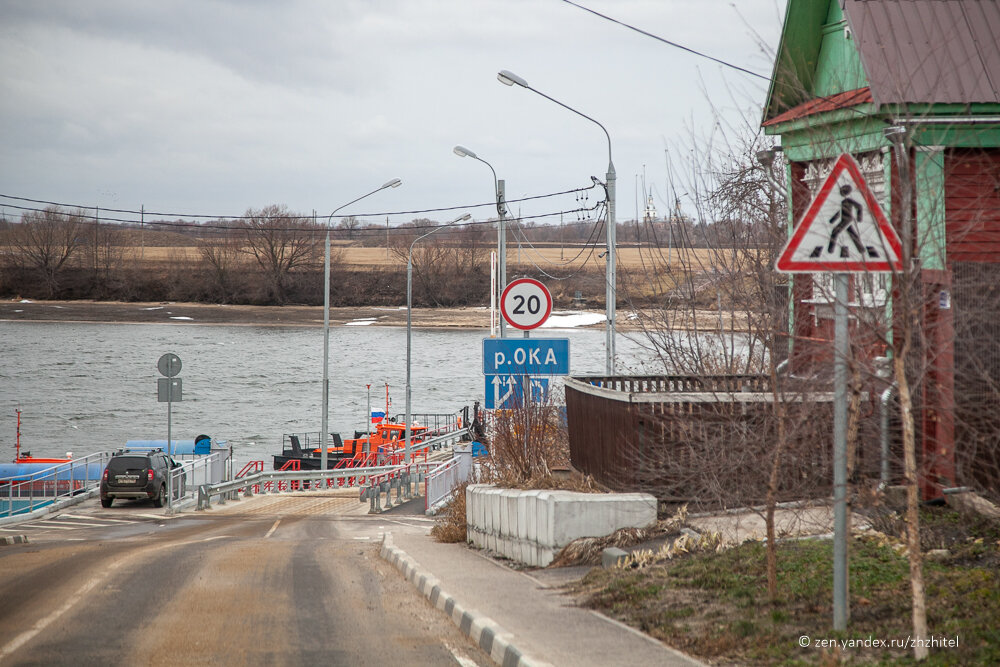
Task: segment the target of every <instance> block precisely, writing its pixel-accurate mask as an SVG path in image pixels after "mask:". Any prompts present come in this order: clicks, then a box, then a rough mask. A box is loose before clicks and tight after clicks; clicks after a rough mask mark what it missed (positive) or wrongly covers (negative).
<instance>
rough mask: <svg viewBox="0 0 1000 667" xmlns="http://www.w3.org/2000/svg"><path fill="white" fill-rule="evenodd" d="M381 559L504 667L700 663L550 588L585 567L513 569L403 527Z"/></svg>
mask: <svg viewBox="0 0 1000 667" xmlns="http://www.w3.org/2000/svg"><path fill="white" fill-rule="evenodd" d="M381 555H382V557H383V558H384V559H386V560H387V561H389V562H390V563H392V564H393V565H395V566H396V567H397V568H398V569H399V570H400V571H401V572H402V573H403V574H404V576H405V577H406V578H407V579H408V580H409V581H410V582H412V583H413V584H414V585H415V586H416V587H417V589H418V590H419V591H420V592H421V593H423V594H424V595H425V596H426V597H427V598H428V599H429V600H430V601H431V604H433V605H434V606H436V607H437V608H438V609H440V610H442V612H444V613H446V614H448V615H449V616H450V617H451V619H452V621H454V623H455V625H457V626H458V627H459V628H460V629H461V631H462V632H463V633H465V635H466V636H468V637H469V638H470V639H471V640H472V641H473V642H474V643H476V644H477V645H478V646H479V647H480V648H482V649H483V650H484V651H485V652H486V653H489V654H490V656H491V657H492V658H493V660H494V662H496V663H497V664H500V665H504V666H505V667H507V666H511V667H513V666H528V665H602V666H603V665H618V664H629V665H702V664H703V663H701V662H699V661H697V660H695V659H694V658H691V657H688V656H686V655H684V654H682V653H680V652H679V651H676V650H674V649H671V648H669V647H667V646H665V645H664V644H662V643H660V642H658V641H656V640H654V639H652V638H650V637H647V636H646V635H643V634H642V633H640V632H638V631H636V630H633V629H632V628H629V627H627V626H625V625H623V624H621V623H618V622H617V621H613V620H611V619H609V618H607V617H605V616H603V615H601V614H598V613H597V612H594V611H590V610H587V609H582V608H579V607H576V606H574V601H573V599H572V598H570V597H568V596H566V595H564V594H562V593H560V592H559V591H558V590H554V587H557V586H559V585H560V584H562V583H565V582H566V581H569V580H571V579H575V578H579V577H580V576H582V574H583V573H584V572H585V571H586V568H572V569H569V570H566V569H562V568H558V569H547V570H533V571H531V572H530V573H526V572H519V571H516V570H512V569H510V568H508V567H505V566H504V565H502V564H500V563H497V562H495V561H493V560H491V559H489V558H487V557H486V556H483V555H480V554H479V553H478V552H477V551H475V550H473V549H470V548H468V547H466V546H465V545H464V544H442V543H440V542H436V541H435V540H434V538H432V537H431V536H430V535H429V534H428V532H427V529H426V528H423V527H419V528H418V527H409V526H404V525H401V524H397V525H396V526H394V527H393V531H392V532H391V533H386V534H385V537H384V538H383V544H382V549H381Z"/></svg>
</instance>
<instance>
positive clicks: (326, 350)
mask: <svg viewBox="0 0 1000 667" xmlns="http://www.w3.org/2000/svg"><path fill="white" fill-rule="evenodd" d="M402 183H403V182H402V181H401V180H399V179H398V178H394V179H392V180H391V181H388V182H386V183H384V184H382V186H381V187H378V188H375V189H374V190H372V191H371V192H369V193H367V194H364V195H361V196H360V197H358V198H357V199H354V200H352V201H349V202H347V203H346V204H344V205H343V206H339V207H337V208H335V209H333V213H331V214H330V217H329V218H327V220H326V247H325V251H326V252H325V253H324V255H325V257H324V259H323V412H322V415H323V418H322V430H321V431H320V434H319V441H320V442H319V446H320V455H319V458H320V467H321V468H322V469H323V470H326V464H327V451H326V438H327V434H328V432H329V430H330V428H329V409H330V407H329V403H330V368H329V361H330V225H332V224H333V216H334V215H336V213H337V211H339V210H340V209H342V208H346V207H348V206H350V205H351V204H354V203H356V202H359V201H361V200H362V199H364V198H365V197H370V196H371V195H373V194H375V193H376V192H380V191H382V190H385V189H386V188H397V187H399V186H400V185H402ZM386 225H388V219H386ZM386 238H387V239H388V231H387V232H386Z"/></svg>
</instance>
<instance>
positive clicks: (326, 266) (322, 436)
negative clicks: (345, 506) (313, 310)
mask: <svg viewBox="0 0 1000 667" xmlns="http://www.w3.org/2000/svg"><path fill="white" fill-rule="evenodd" d="M323 255H324V257H323V406H322V412H321V414H322V419H321V420H320V431H319V467H320V470H326V464H327V457H328V454H327V452H326V437H327V435H326V434H327V432H328V431H329V430H330V225H329V224H328V225H327V227H326V245H325V246H324V252H323Z"/></svg>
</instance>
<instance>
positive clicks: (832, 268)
mask: <svg viewBox="0 0 1000 667" xmlns="http://www.w3.org/2000/svg"><path fill="white" fill-rule="evenodd" d="M900 257H902V244H901V243H900V241H899V236H898V235H897V234H896V230H894V229H893V228H892V226H891V225H890V224H889V221H888V220H887V219H886V217H885V213H883V212H882V207H881V206H879V204H878V201H877V200H876V199H875V195H874V194H872V191H871V189H870V188H869V187H868V183H867V182H866V181H865V179H864V176H862V175H861V169H860V168H859V167H858V163H857V162H855V160H854V158H853V157H851V156H850V155H848V154H847V153H844V154H843V155H841V156H840V157H839V158H838V159H837V162H836V163H835V164H834V165H833V171H831V172H830V175H829V176H827V178H826V180H825V181H824V182H823V185H822V187H821V188H820V189H819V192H818V193H817V194H816V198H815V199H813V200H812V203H810V204H809V208H808V209H806V213H805V215H803V216H802V220H801V221H800V222H799V224H798V225H796V227H795V229H794V230H793V231H792V236H791V238H789V239H788V243H786V244H785V248H784V250H782V251H781V254H780V255H778V261H777V262H776V263H775V268H777V270H778V271H781V272H783V273H825V272H830V273H861V272H883V273H884V272H890V271H899V270H900V268H901V266H902V262H901V261H900Z"/></svg>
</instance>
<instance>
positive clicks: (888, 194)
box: [762, 0, 1000, 498]
mask: <svg viewBox="0 0 1000 667" xmlns="http://www.w3.org/2000/svg"><path fill="white" fill-rule="evenodd" d="M998 45H1000V2H994V1H983V0H948V1H940V0H789V2H788V6H787V10H786V15H785V22H784V27H783V31H782V36H781V42H780V46H779V49H778V53H777V57H776V60H775V65H774V73H773V77H772V82H771V87H770V91H769V93H768V97H767V102H766V106H765V111H764V118H763V122H762V125H763V128H764V130H765V132H766V133H767V134H769V135H773V136H775V137H776V138H777V143H779V144H780V147H781V153H780V154H782V155H783V156H784V160H783V166H784V169H785V176H786V183H787V184H788V185H787V193H786V194H787V197H788V201H789V204H790V205H789V212H790V220H789V225H790V228H791V227H792V226H793V225H794V224H795V223H796V222H797V221H799V220H800V219H801V217H802V215H803V213H804V212H805V211H806V209H807V207H808V206H809V204H810V201H811V199H812V197H813V195H814V194H815V193H816V191H817V189H818V188H819V186H820V184H821V183H822V181H823V180H824V179H825V177H826V175H827V174H828V173H829V172H830V170H831V167H832V165H833V163H834V161H835V160H836V158H837V157H838V156H839V155H841V154H842V153H849V154H851V155H852V156H854V158H855V159H856V161H857V162H858V164H859V166H860V167H861V171H862V173H863V175H864V178H865V180H866V181H867V184H868V187H869V188H870V189H871V191H872V192H873V193H874V194H875V196H876V198H877V199H878V200H879V201H880V204H881V206H882V208H883V210H884V211H885V213H886V214H887V215H888V216H889V220H890V222H891V224H892V225H893V227H894V228H895V229H897V230H899V232H900V236H901V237H902V238H904V239H907V238H909V239H910V240H911V243H910V247H911V248H912V254H913V258H914V261H915V262H917V263H918V265H919V268H920V275H921V282H922V288H923V289H922V294H921V295H920V297H921V300H922V305H921V306H920V307H919V313H917V315H918V317H919V333H920V335H919V336H918V337H917V338H918V343H919V348H918V354H919V355H920V356H919V359H921V360H922V362H923V363H921V364H918V365H919V366H920V372H919V373H918V374H917V377H916V381H917V389H918V392H917V398H918V401H917V405H918V406H919V410H918V413H917V416H916V421H917V426H918V438H919V443H920V444H919V445H918V447H919V449H920V451H921V452H922V463H921V466H922V468H921V472H922V489H923V493H924V496H925V498H934V497H938V496H940V494H941V492H942V489H943V488H947V487H952V486H956V485H970V486H975V487H977V488H978V489H979V490H982V491H985V492H987V493H989V494H990V495H993V496H997V495H1000V488H998V487H1000V335H998V330H1000V46H998ZM907 178H909V180H910V187H909V188H906V187H904V184H905V182H906V179H907ZM906 202H909V207H908V208H909V214H908V215H904V213H906V209H907V206H906V205H905V204H906ZM904 226H905V227H906V229H904ZM903 232H908V233H905V234H904V233H903ZM830 280H831V279H830V276H829V275H828V274H812V275H809V274H799V275H796V276H795V277H794V279H793V289H792V300H791V301H792V303H791V305H790V309H791V317H790V322H791V324H790V331H789V340H790V350H789V353H790V357H789V359H790V369H791V372H792V373H802V374H804V373H807V372H808V371H809V369H810V368H815V364H816V362H817V360H820V361H822V360H823V359H829V357H830V345H829V344H828V343H827V342H826V341H829V340H830V339H832V287H831V283H830ZM897 296H898V295H897V294H896V293H894V288H893V284H892V279H891V278H886V277H882V276H880V275H877V274H871V275H863V274H862V275H858V276H856V277H854V278H853V279H852V286H851V301H852V306H851V307H852V311H853V315H854V317H855V320H854V321H855V322H872V321H882V322H884V323H886V324H885V331H883V332H882V335H879V336H869V337H868V338H866V337H865V336H864V333H863V332H862V331H861V330H862V328H863V327H862V326H861V325H855V326H854V331H855V334H854V336H852V340H853V344H854V346H855V358H856V359H857V360H858V363H861V364H867V367H868V368H869V370H871V369H874V368H875V367H876V366H877V364H876V363H874V361H873V360H874V359H876V358H878V357H883V356H885V355H888V354H891V345H887V341H890V342H891V340H892V334H893V330H894V329H897V330H898V321H899V317H900V313H899V312H898V306H897V312H896V313H895V314H894V313H893V306H894V304H895V303H896V301H897V300H898V299H897V298H895V297H897ZM893 323H895V324H893ZM859 341H860V343H859ZM883 386H884V385H882V386H880V385H878V384H877V381H875V380H872V382H871V383H870V384H869V388H870V389H875V390H876V391H875V393H874V396H878V395H879V394H880V393H881V389H882V387H883Z"/></svg>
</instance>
